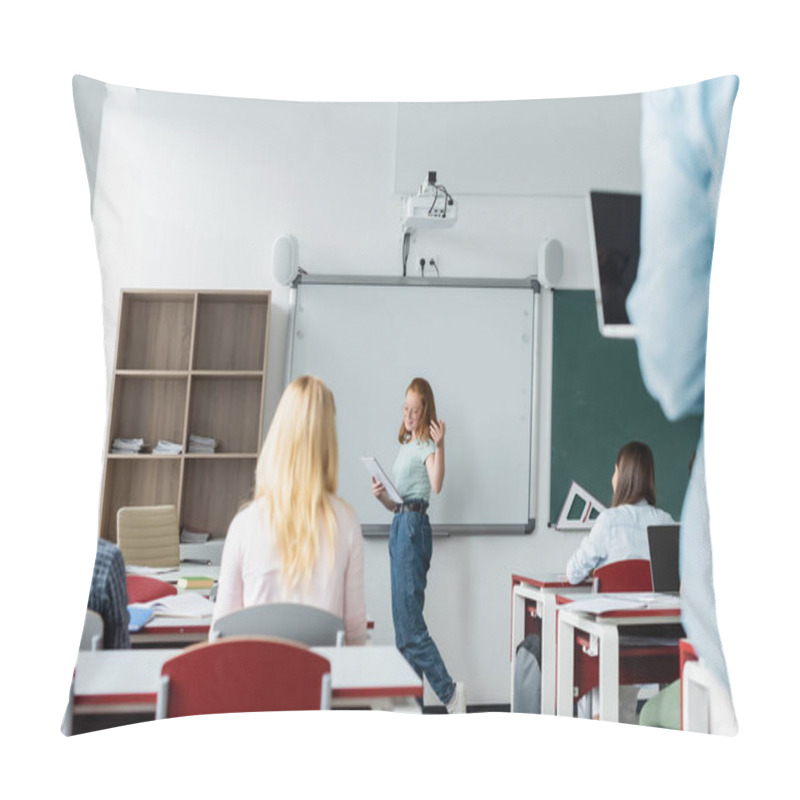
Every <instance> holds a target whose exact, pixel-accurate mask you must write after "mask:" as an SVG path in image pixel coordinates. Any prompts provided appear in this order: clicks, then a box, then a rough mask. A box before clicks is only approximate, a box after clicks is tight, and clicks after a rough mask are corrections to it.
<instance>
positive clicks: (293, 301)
mask: <svg viewBox="0 0 800 800" xmlns="http://www.w3.org/2000/svg"><path fill="white" fill-rule="evenodd" d="M301 284H306V285H317V286H318V285H336V286H403V287H409V286H430V287H432V288H454V287H463V288H478V289H530V290H531V291H532V292H533V293H534V320H533V325H534V328H533V345H532V353H533V365H532V386H531V448H530V452H529V470H528V475H529V481H528V513H529V518H528V521H527V523H526V524H524V525H463V524H453V525H447V524H445V525H439V524H434V525H432V526H431V530H432V532H433V535H434V536H451V535H474V534H492V535H496V534H510V535H519V534H529V533H533V531H534V529H535V527H536V515H537V514H536V512H534V513H533V514H531V502H532V500H533V501H535V499H536V498H537V497H538V492H537V487H538V477H537V480H536V481H535V482H534V481H533V463H534V461H536V462H537V463H538V451H537V448H538V442H539V436H538V428H539V425H538V413H539V412H538V405H539V382H540V379H541V375H540V373H541V369H540V365H539V361H540V358H541V354H540V352H539V349H540V346H541V341H540V339H541V334H540V332H539V325H540V323H539V315H540V307H539V297H540V294H541V291H542V285H541V283H540V282H539V280H538V279H537V278H536V277H535V276H530V277H528V278H519V279H506V278H497V279H492V278H422V277H394V276H385V275H369V276H365V275H308V274H300V275H298V276H297V277H296V278H295V280H294V281H293V282H292V284H291V286H290V296H289V328H288V335H287V345H286V360H285V363H284V376H283V388H284V389H285V388H286V387H287V386H288V385H289V382H290V380H291V374H292V364H293V359H294V340H295V337H296V324H297V290H298V287H299V286H300V285H301ZM532 484H533V485H532ZM390 528H391V526H390V525H388V524H363V525H362V526H361V529H362V533H363V534H364V535H365V536H375V535H377V536H388V534H389V530H390Z"/></svg>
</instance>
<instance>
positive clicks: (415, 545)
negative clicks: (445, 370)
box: [372, 378, 466, 714]
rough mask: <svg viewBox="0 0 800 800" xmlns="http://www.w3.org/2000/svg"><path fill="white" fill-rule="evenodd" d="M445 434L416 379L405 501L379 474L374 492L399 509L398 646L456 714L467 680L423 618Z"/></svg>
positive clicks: (408, 409) (406, 407)
mask: <svg viewBox="0 0 800 800" xmlns="http://www.w3.org/2000/svg"><path fill="white" fill-rule="evenodd" d="M444 433H445V424H444V421H443V420H437V418H436V404H435V403H434V399H433V390H432V389H431V387H430V384H429V383H428V382H427V381H426V380H425V379H424V378H414V380H413V381H411V384H410V385H409V387H408V389H407V390H406V396H405V403H404V404H403V421H402V423H401V425H400V432H399V434H398V437H397V438H398V441H399V442H400V450H399V452H398V454H397V459H396V460H395V462H394V467H393V470H392V472H393V476H394V480H395V483H396V485H397V490H398V492H399V493H400V496H401V497H402V498H403V502H402V503H401V504H398V505H396V504H395V503H394V502H393V501H392V499H391V498H390V497H389V495H388V493H387V492H386V489H385V487H384V486H383V484H382V483H379V482H377V481H376V480H375V479H374V478H373V479H372V493H373V494H374V495H375V497H377V498H378V500H380V501H381V503H383V505H384V506H386V508H388V509H389V510H390V511H392V512H394V517H393V519H392V528H391V532H390V534H389V560H390V573H391V581H392V619H393V621H394V632H395V642H396V644H397V649H398V650H400V652H401V653H402V654H403V655H404V656H405V658H406V660H407V661H408V662H409V664H411V666H412V667H413V668H414V669H415V670H416V672H417V674H418V675H420V677H421V676H422V675H424V676H425V677H426V678H427V679H428V683H429V684H430V685H431V688H432V689H433V691H434V692H436V695H437V696H438V698H439V699H440V700H441V701H442V702H443V703H444V704H445V706H446V707H447V711H448V713H450V714H453V713H463V712H464V711H466V696H465V692H464V684H463V683H460V682H459V683H455V682H454V681H453V679H452V678H451V677H450V674H449V673H448V671H447V668H446V667H445V665H444V661H443V660H442V656H441V654H440V653H439V649H438V648H437V647H436V644H435V642H434V641H433V639H432V638H431V635H430V633H428V626H427V625H426V624H425V620H424V618H423V616H422V608H423V605H424V604H425V587H426V585H427V576H428V569H429V567H430V563H431V551H432V546H433V541H432V533H431V523H430V520H429V519H428V514H427V509H428V503H429V502H430V497H431V491H433V492H434V493H435V494H439V492H441V491H442V484H443V483H444Z"/></svg>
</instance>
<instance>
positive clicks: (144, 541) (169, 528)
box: [117, 506, 181, 568]
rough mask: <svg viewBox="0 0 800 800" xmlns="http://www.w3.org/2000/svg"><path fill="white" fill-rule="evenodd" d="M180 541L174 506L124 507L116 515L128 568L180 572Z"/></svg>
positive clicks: (118, 533)
mask: <svg viewBox="0 0 800 800" xmlns="http://www.w3.org/2000/svg"><path fill="white" fill-rule="evenodd" d="M179 539H180V530H179V525H178V511H177V509H176V508H175V506H124V507H123V508H120V509H119V511H118V512H117V545H118V546H119V549H120V550H121V551H122V557H123V558H124V559H125V564H126V565H130V564H135V565H137V566H143V567H176V568H177V567H178V565H179V564H180V560H181V551H180V544H179Z"/></svg>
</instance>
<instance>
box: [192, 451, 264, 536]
mask: <svg viewBox="0 0 800 800" xmlns="http://www.w3.org/2000/svg"><path fill="white" fill-rule="evenodd" d="M255 469H256V459H255V457H249V458H241V459H231V458H226V459H219V458H198V459H186V460H185V461H184V480H183V502H182V519H183V522H182V525H184V526H185V527H188V528H191V529H193V530H198V531H205V532H208V533H210V534H211V535H212V538H215V539H218V538H222V537H224V536H225V534H226V533H227V532H228V526H229V525H230V524H231V520H232V519H233V518H234V517H235V516H236V513H237V512H238V511H239V509H240V508H241V507H242V506H243V505H244V504H245V503H247V502H248V501H249V500H251V499H252V496H253V487H254V483H255Z"/></svg>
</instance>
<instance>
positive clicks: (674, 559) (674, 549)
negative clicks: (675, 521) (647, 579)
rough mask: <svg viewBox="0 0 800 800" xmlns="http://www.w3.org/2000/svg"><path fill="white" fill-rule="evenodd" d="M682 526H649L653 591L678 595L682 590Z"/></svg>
mask: <svg viewBox="0 0 800 800" xmlns="http://www.w3.org/2000/svg"><path fill="white" fill-rule="evenodd" d="M680 530H681V526H680V525H648V527H647V543H648V545H649V546H650V574H651V576H652V579H653V591H654V592H664V593H665V594H678V592H679V591H680V588H681V576H680V567H679V561H678V552H679V549H678V548H679V539H680Z"/></svg>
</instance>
